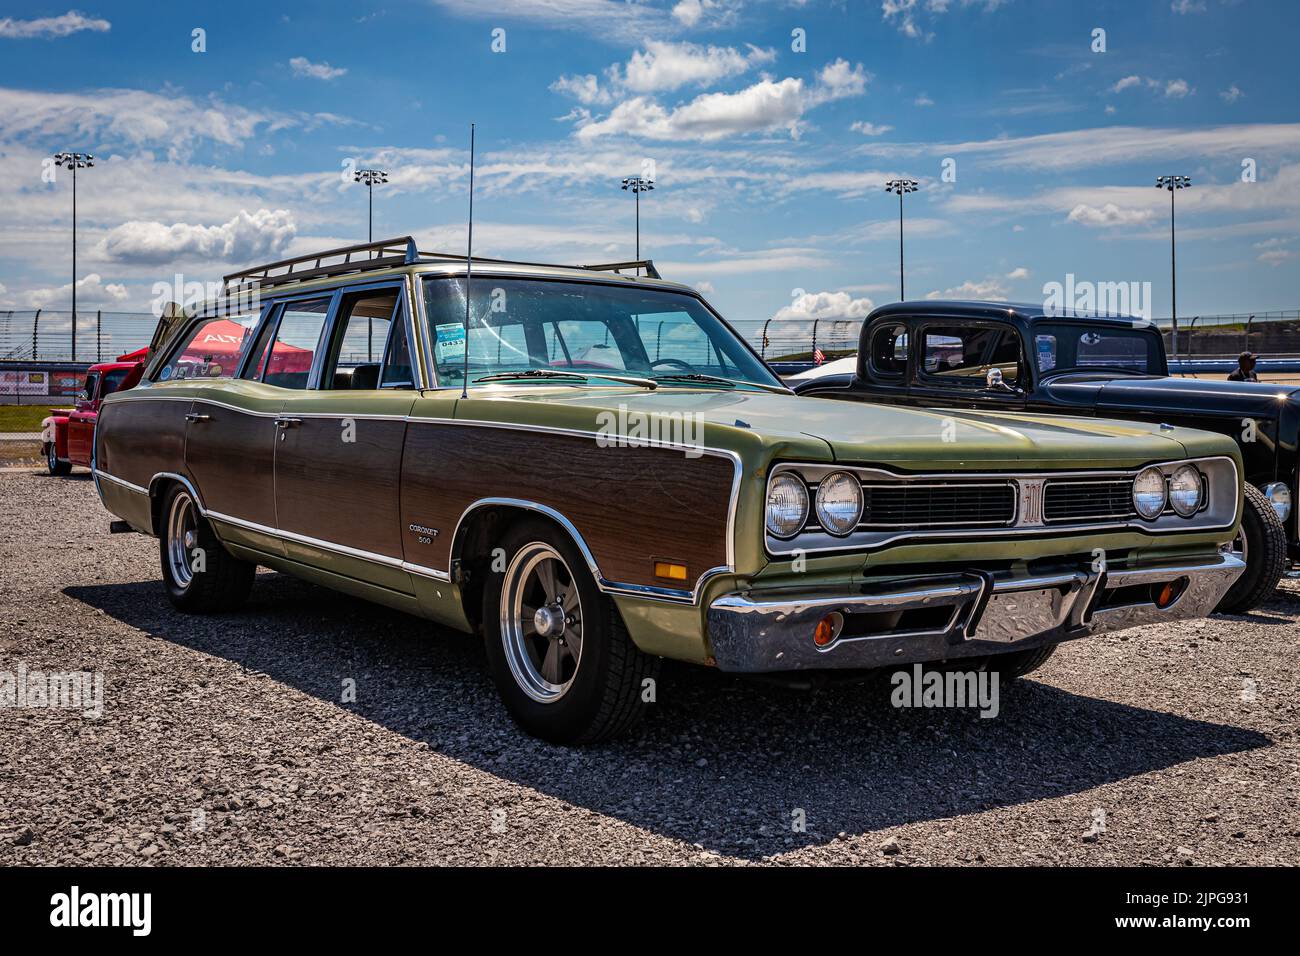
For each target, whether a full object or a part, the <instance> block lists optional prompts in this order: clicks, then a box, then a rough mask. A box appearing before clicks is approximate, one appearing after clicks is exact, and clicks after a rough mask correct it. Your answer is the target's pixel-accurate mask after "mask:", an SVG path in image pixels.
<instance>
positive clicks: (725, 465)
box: [93, 239, 1242, 743]
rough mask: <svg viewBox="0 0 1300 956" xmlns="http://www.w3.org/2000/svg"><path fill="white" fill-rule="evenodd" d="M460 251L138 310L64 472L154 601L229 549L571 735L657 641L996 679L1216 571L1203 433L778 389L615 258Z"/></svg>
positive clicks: (1218, 588) (232, 281)
mask: <svg viewBox="0 0 1300 956" xmlns="http://www.w3.org/2000/svg"><path fill="white" fill-rule="evenodd" d="M467 265H468V264H467V262H466V260H465V258H464V257H458V256H454V255H439V254H427V253H421V252H419V251H417V249H416V247H415V243H414V242H413V241H411V240H409V239H399V240H392V241H385V242H380V243H373V244H367V245H364V246H355V247H349V248H346V249H338V250H331V251H329V252H323V253H321V254H319V255H314V256H309V257H304V258H298V259H292V260H286V261H284V262H278V263H273V264H270V265H267V266H261V267H258V268H256V269H250V270H247V271H244V272H240V273H236V274H234V275H232V276H228V277H227V278H226V284H225V294H224V296H223V297H222V298H221V299H220V300H218V301H214V302H210V303H207V304H205V305H204V306H203V307H202V308H201V309H199V310H198V311H197V313H196V314H193V315H189V316H182V317H179V318H177V319H173V320H171V321H172V324H173V325H175V327H174V328H173V329H172V330H171V334H170V335H168V336H166V337H165V341H162V344H161V345H160V346H159V347H158V349H157V350H156V352H155V354H154V355H153V356H152V358H151V360H150V362H149V365H148V368H147V369H146V372H145V375H144V380H143V381H142V382H141V383H140V385H139V386H138V387H136V388H133V389H131V390H130V391H127V392H119V393H117V394H114V395H112V396H110V397H109V398H108V399H107V400H106V401H105V403H104V406H103V409H102V411H101V412H100V417H99V423H98V428H97V431H96V436H95V459H94V462H93V468H94V476H95V484H96V487H97V488H98V491H99V494H100V497H101V499H102V500H103V502H104V504H105V506H106V507H107V508H108V509H109V511H111V512H113V513H114V514H115V515H117V516H118V517H119V518H121V519H123V520H124V521H125V522H126V523H127V524H128V525H129V526H130V527H132V528H134V529H135V530H137V531H140V532H144V533H146V534H150V535H154V536H156V537H157V538H158V541H159V552H160V556H161V564H162V575H163V579H164V583H165V586H166V590H167V593H168V595H169V596H170V598H171V600H172V601H173V602H174V603H175V604H176V605H177V606H178V607H180V608H183V609H185V610H189V611H196V612H213V611H219V610H223V609H228V608H233V607H235V606H237V605H238V604H239V602H240V601H241V600H243V599H244V598H245V597H246V595H247V594H248V592H249V589H250V587H251V586H252V584H253V578H254V574H253V572H254V569H255V568H256V567H257V566H258V565H262V566H266V567H270V568H273V569H276V570H279V571H282V572H285V573H288V574H292V575H297V576H299V577H301V578H304V579H306V580H309V581H313V582H317V583H319V584H322V585H325V586H326V587H330V588H335V589H338V590H340V591H344V592H347V593H349V594H353V595H357V596H360V597H363V598H367V599H370V600H373V601H377V602H380V603H382V604H385V605H388V606H391V607H394V608H399V609H401V610H403V611H408V612H410V613H411V614H415V615H420V616H422V617H424V618H428V619H430V620H432V621H435V622H437V623H439V624H441V625H445V626H447V627H450V628H454V629H457V630H462V631H469V632H474V631H478V632H481V633H482V634H483V637H484V640H485V642H486V648H487V656H488V660H489V662H490V666H491V669H492V672H493V677H494V679H495V682H496V684H497V686H498V688H499V689H500V692H501V696H502V698H503V700H504V702H505V704H506V707H507V709H508V710H509V712H510V713H511V715H512V716H513V717H514V718H515V719H516V721H517V722H518V723H519V724H520V725H521V726H522V727H523V728H524V729H526V730H527V731H529V732H531V733H533V734H536V735H538V736H541V737H543V738H546V739H549V740H553V741H558V742H572V743H579V742H590V741H595V740H600V739H604V738H607V737H610V736H612V735H614V734H616V733H618V732H621V731H623V730H625V729H627V728H628V727H629V726H631V725H632V724H633V723H634V722H635V721H636V720H637V719H638V718H639V717H640V716H641V714H642V713H643V712H644V710H645V709H646V707H647V705H648V703H649V702H650V701H652V700H653V698H654V696H655V694H654V686H653V682H654V681H655V680H656V679H657V674H658V664H659V661H660V659H661V658H665V657H668V658H675V659H678V660H683V661H690V662H694V663H698V664H702V665H707V666H713V667H717V668H720V669H721V670H724V671H729V672H737V673H768V674H792V673H798V674H801V675H804V676H806V675H808V674H810V673H817V672H827V671H840V672H844V671H865V670H869V669H873V668H881V667H889V666H894V665H901V664H912V663H917V662H947V663H948V664H950V665H954V666H964V667H969V668H970V669H978V668H986V667H993V668H995V669H997V670H998V671H999V672H1000V673H1002V674H1003V675H1004V676H1006V677H1014V676H1019V675H1021V674H1024V673H1027V672H1029V671H1030V670H1032V669H1033V668H1035V667H1037V666H1038V665H1040V664H1041V663H1042V662H1043V661H1044V660H1045V659H1046V658H1047V656H1048V655H1049V654H1050V653H1051V652H1052V650H1053V649H1054V648H1055V646H1056V644H1058V643H1059V642H1061V641H1064V640H1068V639H1071V638H1076V637H1084V636H1087V635H1091V634H1097V633H1100V632H1105V631H1113V630H1117V629H1121V628H1127V627H1133V626H1135V625H1141V624H1149V623H1156V622H1161V621H1171V620H1176V619H1180V618H1189V617H1198V616H1203V615H1205V614H1208V613H1209V612H1210V610H1211V609H1212V608H1214V606H1215V605H1216V604H1217V603H1218V601H1219V599H1220V598H1221V597H1222V595H1223V594H1224V592H1225V591H1226V590H1227V589H1228V587H1230V586H1231V584H1232V583H1233V581H1234V580H1235V579H1236V577H1237V576H1238V575H1239V574H1240V573H1241V570H1242V564H1241V562H1240V561H1239V560H1238V559H1237V558H1235V557H1234V556H1233V555H1232V554H1230V553H1226V552H1225V550H1224V546H1225V545H1226V544H1227V543H1229V542H1231V541H1232V539H1233V538H1234V536H1235V535H1236V533H1237V529H1238V523H1239V521H1240V514H1241V494H1242V492H1241V485H1242V481H1241V460H1240V455H1239V452H1238V450H1237V446H1236V444H1235V443H1234V442H1233V441H1232V440H1231V439H1229V438H1226V437H1224V436H1221V435H1216V434H1210V433H1206V432H1201V431H1196V430H1193V429H1188V428H1182V427H1178V428H1171V427H1167V426H1161V425H1157V424H1150V425H1147V424H1141V423H1134V422H1113V421H1106V420H1099V419H1096V418H1086V419H1084V418H1071V417H1060V416H1051V415H1032V414H1002V413H995V412H989V411H983V410H966V411H957V410H944V409H926V408H906V407H897V406H893V407H890V406H884V405H881V406H873V405H863V404H857V403H854V404H852V405H849V404H845V403H840V402H827V401H819V400H817V399H814V398H801V397H798V396H796V395H794V394H793V393H792V392H790V391H789V390H788V389H787V388H786V387H785V386H784V385H783V384H782V383H781V381H780V380H779V379H778V378H777V377H776V376H775V375H774V374H773V373H772V372H771V370H770V369H769V368H768V367H767V366H766V365H764V363H763V362H762V361H761V360H760V359H759V358H758V357H757V356H756V355H755V354H754V352H753V350H752V349H750V348H749V347H748V345H747V344H746V343H745V342H744V341H743V340H742V339H741V338H740V337H739V336H738V335H737V334H736V333H735V332H734V331H733V330H732V329H731V327H730V326H728V325H727V324H726V322H725V321H723V319H722V318H720V317H719V316H718V314H717V313H716V312H714V311H713V310H712V309H711V308H710V307H709V305H708V304H707V303H706V302H705V301H704V299H702V298H701V297H700V295H699V294H698V293H697V292H696V291H694V290H692V289H691V288H689V287H687V286H683V285H678V284H675V283H672V282H666V281H663V280H661V279H660V278H659V277H658V274H657V273H656V272H655V270H654V267H653V265H652V264H650V263H649V262H637V263H618V264H610V265H604V266H587V267H565V266H551V265H540V264H536V263H525V262H506V261H500V260H478V259H475V260H474V261H473V264H472V265H473V268H472V270H471V269H469V268H467ZM162 338H163V337H162V336H159V337H156V341H158V340H160V339H162Z"/></svg>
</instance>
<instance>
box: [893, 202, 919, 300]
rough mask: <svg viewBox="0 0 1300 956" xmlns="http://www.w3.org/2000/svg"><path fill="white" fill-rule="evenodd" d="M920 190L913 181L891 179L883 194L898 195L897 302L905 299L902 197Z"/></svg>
mask: <svg viewBox="0 0 1300 956" xmlns="http://www.w3.org/2000/svg"><path fill="white" fill-rule="evenodd" d="M919 188H920V185H919V184H918V183H917V181H916V180H915V179H891V180H890V181H889V182H887V183H885V192H887V193H898V300H899V301H900V302H902V301H903V300H905V299H906V298H907V296H906V294H905V293H904V285H903V195H904V194H905V193H914V192H916V191H917V190H918V189H919Z"/></svg>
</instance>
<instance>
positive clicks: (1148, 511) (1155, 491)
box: [1133, 468, 1165, 521]
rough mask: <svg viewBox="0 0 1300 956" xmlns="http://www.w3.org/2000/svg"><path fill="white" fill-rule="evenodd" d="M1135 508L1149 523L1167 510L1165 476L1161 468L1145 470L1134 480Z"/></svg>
mask: <svg viewBox="0 0 1300 956" xmlns="http://www.w3.org/2000/svg"><path fill="white" fill-rule="evenodd" d="M1133 507H1134V508H1136V509H1137V513H1138V514H1140V515H1141V516H1142V517H1144V518H1146V519H1147V520H1148V521H1149V520H1152V519H1154V518H1159V517H1160V512H1162V511H1164V510H1165V476H1164V473H1163V472H1162V471H1161V470H1160V469H1159V468H1144V469H1143V470H1142V473H1141V474H1139V475H1138V476H1137V477H1136V478H1134V479H1133Z"/></svg>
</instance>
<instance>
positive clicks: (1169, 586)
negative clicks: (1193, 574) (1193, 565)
mask: <svg viewBox="0 0 1300 956" xmlns="http://www.w3.org/2000/svg"><path fill="white" fill-rule="evenodd" d="M1185 582H1186V578H1179V579H1178V580H1176V581H1166V582H1165V583H1164V585H1163V586H1161V588H1160V590H1159V591H1157V592H1156V607H1158V608H1160V610H1162V611H1163V610H1164V609H1165V608H1167V607H1169V605H1171V604H1173V603H1174V602H1175V601H1177V600H1178V596H1179V595H1180V594H1182V593H1183V585H1184V583H1185Z"/></svg>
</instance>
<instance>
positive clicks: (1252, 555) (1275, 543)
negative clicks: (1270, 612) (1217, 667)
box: [1215, 484, 1287, 614]
mask: <svg viewBox="0 0 1300 956" xmlns="http://www.w3.org/2000/svg"><path fill="white" fill-rule="evenodd" d="M1244 491H1245V493H1246V502H1245V506H1244V507H1243V509H1242V513H1241V532H1240V534H1238V536H1237V540H1236V541H1235V542H1233V550H1234V551H1236V552H1237V555H1238V557H1240V558H1241V559H1242V560H1243V561H1245V562H1246V570H1245V571H1243V572H1242V573H1241V577H1239V578H1237V580H1236V581H1235V582H1233V585H1232V587H1230V588H1228V593H1227V594H1225V595H1224V596H1223V600H1221V601H1220V602H1219V606H1218V607H1217V608H1215V610H1216V611H1218V612H1219V613H1221V614H1244V613H1245V612H1246V611H1250V610H1253V609H1254V608H1256V607H1258V606H1259V605H1260V604H1263V603H1264V601H1266V600H1268V597H1269V595H1271V594H1272V593H1273V589H1274V588H1276V587H1277V582H1278V581H1280V580H1281V578H1282V575H1283V574H1285V573H1286V566H1287V542H1286V528H1284V527H1283V526H1282V519H1281V518H1279V517H1278V516H1277V512H1276V511H1274V510H1273V505H1272V503H1271V502H1270V501H1269V500H1268V498H1266V497H1265V496H1264V493H1263V492H1262V491H1260V490H1259V489H1258V488H1256V487H1255V486H1254V485H1250V484H1248V485H1246V486H1245V488H1244Z"/></svg>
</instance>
